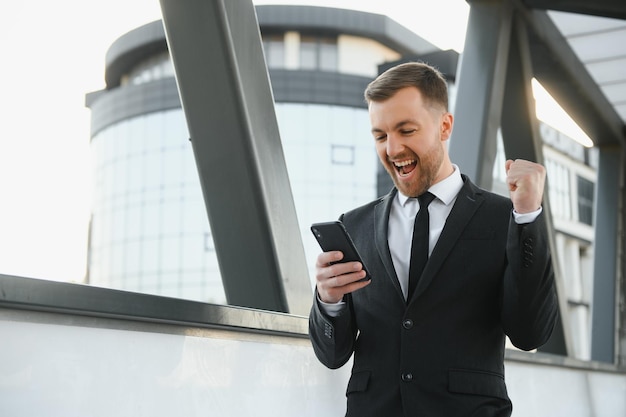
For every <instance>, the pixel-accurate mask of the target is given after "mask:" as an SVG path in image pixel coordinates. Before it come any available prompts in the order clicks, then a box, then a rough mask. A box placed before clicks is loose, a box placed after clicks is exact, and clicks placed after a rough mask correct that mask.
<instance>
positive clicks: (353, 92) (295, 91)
mask: <svg viewBox="0 0 626 417" xmlns="http://www.w3.org/2000/svg"><path fill="white" fill-rule="evenodd" d="M269 74H270V79H271V81H272V90H273V94H274V101H275V102H276V103H304V104H320V105H331V106H343V107H354V108H362V109H366V108H367V105H366V103H365V100H364V98H363V91H364V90H365V87H366V86H367V84H368V83H369V82H370V81H371V79H370V78H368V77H362V76H356V75H350V74H341V73H333V72H323V71H291V70H278V69H277V70H270V71H269ZM85 102H86V106H87V107H89V108H90V109H91V137H92V138H93V137H94V136H95V135H97V134H98V133H99V132H100V131H102V130H104V129H106V128H107V127H109V126H111V125H114V124H116V123H119V122H121V121H123V120H126V119H130V118H133V117H138V116H143V115H146V114H150V113H154V112H159V111H166V110H172V109H179V108H181V104H180V98H179V96H178V87H177V85H176V80H175V79H174V78H173V77H168V78H164V79H161V80H157V81H153V82H149V83H145V84H139V85H129V86H122V87H118V88H114V89H111V90H100V91H96V92H92V93H89V94H87V96H86V100H85Z"/></svg>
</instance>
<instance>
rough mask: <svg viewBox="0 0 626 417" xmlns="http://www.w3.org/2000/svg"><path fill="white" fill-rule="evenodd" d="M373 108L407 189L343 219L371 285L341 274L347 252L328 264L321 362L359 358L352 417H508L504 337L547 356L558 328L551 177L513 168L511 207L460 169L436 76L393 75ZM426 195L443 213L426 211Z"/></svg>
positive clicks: (334, 364) (320, 287)
mask: <svg viewBox="0 0 626 417" xmlns="http://www.w3.org/2000/svg"><path fill="white" fill-rule="evenodd" d="M365 98H366V100H367V102H368V105H369V114H370V121H371V127H372V129H371V131H372V135H373V138H374V141H375V144H376V151H377V153H378V156H379V158H380V161H381V162H382V164H383V166H384V167H385V168H386V170H387V172H388V173H389V175H390V176H391V178H392V179H393V182H394V184H395V187H394V189H393V190H392V191H391V192H390V193H389V194H388V195H386V196H384V197H382V198H380V199H378V200H376V201H373V202H371V203H369V204H367V205H365V206H362V207H359V208H356V209H354V210H352V211H350V212H347V213H345V214H343V215H342V216H341V220H342V221H343V223H344V225H345V227H346V229H347V230H348V232H349V233H350V235H351V236H352V239H353V240H354V242H355V244H356V246H357V248H358V250H359V252H360V254H361V256H362V257H363V261H364V263H365V264H366V265H367V267H368V269H369V272H370V274H371V276H372V279H371V280H370V281H361V279H362V278H363V277H364V276H365V272H364V271H363V270H362V266H361V264H360V263H359V262H346V263H334V262H336V261H340V260H341V258H342V254H341V252H325V253H322V254H320V255H319V256H318V258H317V265H316V271H317V272H316V280H317V285H316V294H315V297H316V299H315V301H314V304H313V308H312V310H311V315H310V322H309V323H310V326H309V327H310V336H311V341H312V343H313V347H314V350H315V353H316V355H317V357H318V358H319V360H320V361H321V362H322V363H323V364H324V365H326V366H327V367H329V368H338V367H340V366H342V365H344V364H345V363H346V362H347V361H348V359H349V358H350V357H351V356H352V354H354V361H353V368H352V375H351V378H350V382H349V383H348V388H347V394H346V395H347V413H346V415H347V416H359V417H367V416H376V417H380V416H385V417H394V416H444V417H454V416H510V414H511V402H510V400H509V397H508V395H507V390H506V386H505V382H504V345H505V335H508V336H509V338H510V339H511V341H512V343H513V344H514V345H515V346H517V347H519V348H521V349H524V350H531V349H535V348H537V347H538V346H540V345H542V344H543V343H545V342H546V341H547V340H548V338H549V337H550V334H551V332H552V328H553V327H554V323H555V321H556V316H557V301H556V295H555V290H554V277H553V271H552V266H551V258H550V254H549V248H548V239H547V236H546V229H545V223H544V218H543V216H544V214H543V213H542V209H541V201H542V195H543V188H544V181H545V169H544V168H543V167H542V166H541V165H539V164H536V163H533V162H529V161H524V160H515V161H511V160H509V161H507V162H506V171H507V177H508V178H507V182H508V185H509V189H510V199H507V198H504V197H501V196H498V195H496V194H493V193H490V192H487V191H485V190H481V189H479V188H478V187H476V186H475V185H474V184H472V182H471V181H470V180H469V179H468V178H467V177H466V176H464V175H462V174H461V173H460V171H459V167H457V166H456V165H454V164H453V163H452V162H451V161H450V158H449V155H448V151H447V146H446V141H447V140H448V138H449V137H450V134H451V133H452V127H453V120H454V119H453V116H452V115H451V114H450V113H449V112H448V95H447V85H446V82H445V80H444V78H443V76H442V75H441V74H440V73H439V72H438V71H437V70H436V69H434V68H432V67H430V66H428V65H426V64H422V63H407V64H402V65H399V66H397V67H394V68H391V69H389V70H388V71H386V72H385V73H383V74H382V75H380V76H379V77H378V78H377V79H375V80H374V81H373V82H372V83H370V85H369V86H368V87H367V89H366V91H365ZM461 133H462V132H461ZM456 140H463V138H462V134H461V135H457V139H456ZM427 192H428V193H430V194H432V196H433V197H432V202H429V201H423V202H422V204H423V205H424V206H426V207H419V205H420V202H419V200H418V199H417V197H420V200H421V199H422V197H421V196H422V195H426V194H427ZM418 211H421V212H422V213H421V214H420V216H418V215H417V214H416V213H417V212H418ZM426 213H428V214H429V216H428V218H427V219H426V220H425V222H426V223H420V222H415V220H416V218H419V217H424V215H425V214H426ZM414 223H415V224H416V225H415V233H416V235H419V234H420V233H423V234H424V233H425V236H426V237H425V239H426V240H427V242H425V243H424V245H427V247H428V249H427V251H428V253H429V255H426V254H424V257H426V256H428V260H427V262H426V265H425V267H423V272H421V271H420V270H419V269H420V267H418V266H416V265H417V263H418V261H417V259H418V258H419V255H415V254H414V255H411V247H412V246H414V247H415V248H417V247H418V246H419V244H417V243H416V244H413V243H412V239H413V234H414ZM420 224H422V225H420ZM424 224H425V226H424ZM425 230H427V231H426V232H424V231H425Z"/></svg>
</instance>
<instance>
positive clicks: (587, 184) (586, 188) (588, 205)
mask: <svg viewBox="0 0 626 417" xmlns="http://www.w3.org/2000/svg"><path fill="white" fill-rule="evenodd" d="M577 186H578V221H580V222H581V223H584V224H588V225H590V226H591V225H593V194H594V188H595V187H594V184H593V182H591V181H589V180H588V179H586V178H583V177H581V176H577Z"/></svg>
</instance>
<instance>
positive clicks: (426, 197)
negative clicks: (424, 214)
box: [417, 191, 435, 209]
mask: <svg viewBox="0 0 626 417" xmlns="http://www.w3.org/2000/svg"><path fill="white" fill-rule="evenodd" d="M434 199H435V195H434V194H431V193H429V192H428V191H426V192H425V193H424V194H422V195H420V196H418V197H417V201H419V202H420V209H421V208H422V207H428V205H429V204H430V203H432V201H433V200H434Z"/></svg>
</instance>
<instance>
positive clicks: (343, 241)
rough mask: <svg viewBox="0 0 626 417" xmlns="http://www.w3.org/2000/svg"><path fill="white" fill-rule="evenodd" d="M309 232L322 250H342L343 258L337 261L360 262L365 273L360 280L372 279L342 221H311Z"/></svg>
mask: <svg viewBox="0 0 626 417" xmlns="http://www.w3.org/2000/svg"><path fill="white" fill-rule="evenodd" d="M311 232H313V236H315V239H317V242H318V243H319V245H320V247H321V248H322V250H323V251H324V252H330V251H336V250H338V251H341V252H343V259H342V260H341V261H339V262H355V261H356V262H361V265H363V270H364V271H365V274H366V275H365V278H363V279H361V281H369V280H370V279H372V277H371V275H370V273H369V271H368V270H367V268H366V267H365V263H364V262H363V259H362V258H361V256H360V255H359V252H358V251H357V250H356V246H354V242H353V241H352V238H351V237H350V235H349V234H348V231H347V230H346V228H345V226H344V225H343V223H341V222H340V221H332V222H324V223H313V224H312V225H311Z"/></svg>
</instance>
